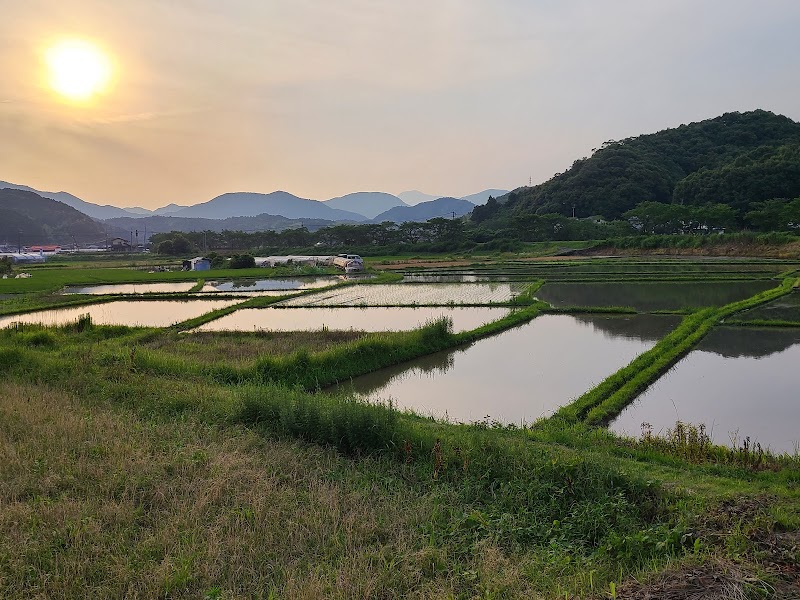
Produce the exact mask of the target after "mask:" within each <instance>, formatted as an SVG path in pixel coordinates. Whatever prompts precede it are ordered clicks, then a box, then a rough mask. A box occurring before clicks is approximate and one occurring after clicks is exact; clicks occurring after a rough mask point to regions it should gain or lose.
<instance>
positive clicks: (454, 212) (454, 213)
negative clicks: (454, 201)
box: [453, 211, 456, 219]
mask: <svg viewBox="0 0 800 600" xmlns="http://www.w3.org/2000/svg"><path fill="white" fill-rule="evenodd" d="M455 218H456V211H453V219H455Z"/></svg>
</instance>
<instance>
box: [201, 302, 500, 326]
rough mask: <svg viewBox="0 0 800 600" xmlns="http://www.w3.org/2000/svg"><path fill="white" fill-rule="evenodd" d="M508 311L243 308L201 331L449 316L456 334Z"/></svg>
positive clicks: (417, 321)
mask: <svg viewBox="0 0 800 600" xmlns="http://www.w3.org/2000/svg"><path fill="white" fill-rule="evenodd" d="M508 312H509V310H508V309H507V308H488V307H487V308H484V307H477V308H445V307H442V308H429V307H425V308H373V307H370V308H262V309H258V308H243V309H241V310H237V311H236V312H234V313H231V314H229V315H226V316H224V317H222V318H220V319H217V320H215V321H211V322H210V323H206V324H205V325H203V326H201V327H199V328H198V329H197V331H254V330H272V331H313V330H316V329H322V328H323V327H326V328H328V329H330V330H335V331H341V330H345V331H346V330H350V329H353V330H357V331H405V330H409V329H416V328H417V327H420V326H422V325H424V324H425V323H426V322H427V321H431V320H433V319H437V318H439V317H442V316H447V317H450V318H452V319H453V331H455V332H459V331H466V330H469V329H475V328H476V327H479V326H481V325H484V324H485V323H489V322H491V321H496V320H497V319H500V318H502V317H504V316H505V315H507V314H508Z"/></svg>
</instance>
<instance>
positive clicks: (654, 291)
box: [536, 281, 778, 311]
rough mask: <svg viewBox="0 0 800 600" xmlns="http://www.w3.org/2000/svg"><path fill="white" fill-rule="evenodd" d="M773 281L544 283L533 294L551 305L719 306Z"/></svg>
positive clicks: (644, 309) (746, 296)
mask: <svg viewBox="0 0 800 600" xmlns="http://www.w3.org/2000/svg"><path fill="white" fill-rule="evenodd" d="M777 285H778V284H777V282H775V281H714V282H706V283H685V282H675V283H671V282H665V283H548V284H545V285H544V286H543V287H542V288H541V289H540V290H539V291H538V292H537V293H536V297H537V298H539V299H540V300H544V301H545V302H549V303H550V304H552V305H553V306H555V307H557V308H560V307H565V306H630V307H633V308H635V309H637V310H641V311H651V310H677V309H682V308H699V307H705V306H722V305H724V304H730V303H731V302H736V301H737V300H742V299H744V298H749V297H750V296H754V295H755V294H758V293H759V292H763V291H764V290H768V289H770V288H774V287H776V286H777Z"/></svg>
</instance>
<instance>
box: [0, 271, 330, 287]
mask: <svg viewBox="0 0 800 600" xmlns="http://www.w3.org/2000/svg"><path fill="white" fill-rule="evenodd" d="M16 270H24V271H26V272H28V273H30V274H31V275H32V276H31V277H30V278H28V279H0V294H10V293H14V294H20V293H26V294H30V293H40V294H41V293H45V294H53V293H55V292H58V291H59V290H61V289H62V288H64V287H66V286H90V285H101V284H114V283H119V284H122V283H170V282H182V281H197V279H198V273H197V272H196V271H166V272H156V273H150V272H149V269H148V268H147V267H135V268H112V267H100V268H98V267H91V268H88V267H82V268H64V267H61V268H59V267H50V266H47V265H43V266H33V265H32V266H30V267H28V266H26V267H25V269H16ZM340 273H341V272H340V271H337V270H333V269H319V268H314V267H299V268H286V267H276V268H274V269H269V268H254V269H215V270H212V271H208V272H204V273H203V276H204V277H206V278H209V279H210V278H212V277H213V278H214V279H266V278H269V277H298V276H307V275H338V274H340Z"/></svg>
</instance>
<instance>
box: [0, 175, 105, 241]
mask: <svg viewBox="0 0 800 600" xmlns="http://www.w3.org/2000/svg"><path fill="white" fill-rule="evenodd" d="M104 239H105V231H104V228H103V226H102V225H101V224H99V223H97V222H96V221H94V220H92V219H91V218H90V217H87V216H86V215H85V214H83V213H82V212H79V211H77V210H75V209H74V208H72V207H71V206H67V205H66V204H64V203H63V202H58V201H56V200H51V199H50V198H42V197H41V196H39V195H38V194H34V193H33V192H27V191H23V190H16V189H0V243H8V244H11V245H15V244H16V243H17V242H18V241H19V242H21V243H22V245H24V246H31V245H38V244H62V245H64V244H71V243H73V242H77V243H80V244H86V243H97V242H102V241H103V240H104Z"/></svg>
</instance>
